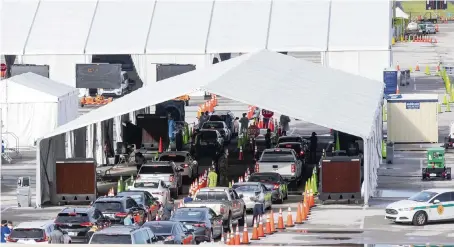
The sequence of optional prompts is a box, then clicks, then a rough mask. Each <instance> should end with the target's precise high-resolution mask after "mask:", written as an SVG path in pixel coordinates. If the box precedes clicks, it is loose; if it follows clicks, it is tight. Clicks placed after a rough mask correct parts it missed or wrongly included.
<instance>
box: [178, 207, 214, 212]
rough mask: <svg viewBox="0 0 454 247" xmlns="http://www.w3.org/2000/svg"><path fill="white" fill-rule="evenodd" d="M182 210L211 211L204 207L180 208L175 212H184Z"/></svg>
mask: <svg viewBox="0 0 454 247" xmlns="http://www.w3.org/2000/svg"><path fill="white" fill-rule="evenodd" d="M182 209H187V210H189V211H209V210H210V209H209V208H207V207H205V206H203V207H180V208H177V209H175V211H177V210H182Z"/></svg>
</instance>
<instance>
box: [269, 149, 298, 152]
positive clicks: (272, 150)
mask: <svg viewBox="0 0 454 247" xmlns="http://www.w3.org/2000/svg"><path fill="white" fill-rule="evenodd" d="M278 150H280V151H288V152H291V151H292V150H293V149H291V148H267V149H265V151H264V152H276V151H277V152H279V151H278Z"/></svg>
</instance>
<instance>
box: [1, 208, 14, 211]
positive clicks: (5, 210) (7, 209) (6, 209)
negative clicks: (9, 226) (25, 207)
mask: <svg viewBox="0 0 454 247" xmlns="http://www.w3.org/2000/svg"><path fill="white" fill-rule="evenodd" d="M10 208H12V207H6V208H4V209H2V212H5V211H6V210H8V209H10Z"/></svg>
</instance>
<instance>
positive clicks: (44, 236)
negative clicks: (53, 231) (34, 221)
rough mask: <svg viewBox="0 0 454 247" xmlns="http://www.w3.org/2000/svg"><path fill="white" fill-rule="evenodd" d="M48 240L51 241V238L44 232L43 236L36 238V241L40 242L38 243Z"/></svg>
mask: <svg viewBox="0 0 454 247" xmlns="http://www.w3.org/2000/svg"><path fill="white" fill-rule="evenodd" d="M47 241H49V238H48V237H47V235H46V233H44V235H43V238H40V239H35V242H38V243H42V242H47Z"/></svg>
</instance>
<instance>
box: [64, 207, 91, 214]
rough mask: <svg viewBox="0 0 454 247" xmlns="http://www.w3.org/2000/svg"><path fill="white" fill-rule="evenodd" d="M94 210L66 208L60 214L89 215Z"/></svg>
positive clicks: (89, 208)
mask: <svg viewBox="0 0 454 247" xmlns="http://www.w3.org/2000/svg"><path fill="white" fill-rule="evenodd" d="M91 210H93V208H92V207H73V208H69V207H68V208H64V209H62V210H61V211H60V213H88V212H90V211H91Z"/></svg>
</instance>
